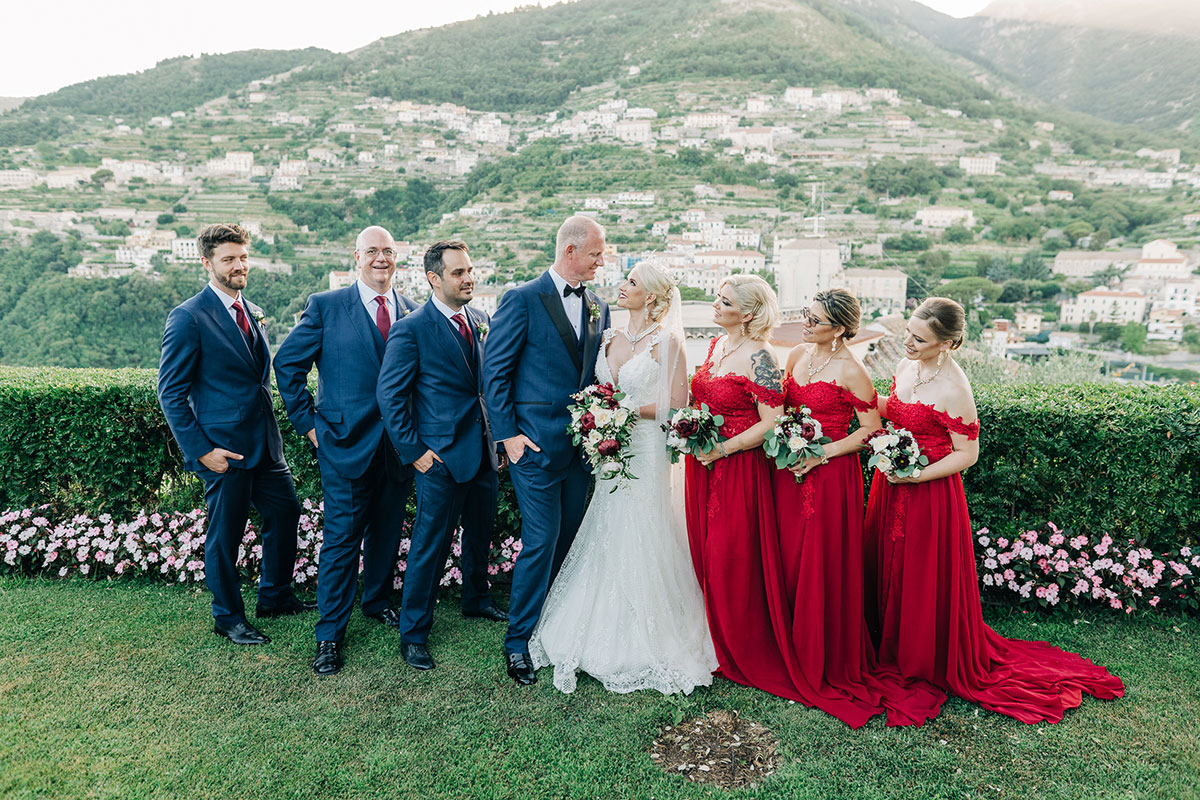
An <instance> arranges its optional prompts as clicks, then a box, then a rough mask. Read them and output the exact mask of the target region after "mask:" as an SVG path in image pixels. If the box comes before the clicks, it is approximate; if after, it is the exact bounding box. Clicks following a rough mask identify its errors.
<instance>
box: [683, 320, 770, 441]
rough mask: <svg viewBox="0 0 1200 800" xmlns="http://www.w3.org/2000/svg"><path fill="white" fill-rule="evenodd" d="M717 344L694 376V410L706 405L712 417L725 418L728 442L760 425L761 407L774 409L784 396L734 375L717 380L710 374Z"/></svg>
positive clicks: (712, 345)
mask: <svg viewBox="0 0 1200 800" xmlns="http://www.w3.org/2000/svg"><path fill="white" fill-rule="evenodd" d="M716 344H717V340H716V339H713V340H712V342H710V343H709V345H708V355H707V356H705V357H704V363H703V364H701V365H700V368H699V369H698V370H696V374H695V375H693V376H692V398H693V399H694V401H695V403H694V405H695V406H697V407H699V406H700V404H701V403H707V404H708V408H709V410H710V411H712V413H714V414H720V415H721V416H723V417H724V418H725V424H724V425H722V426H721V435H722V436H724V437H725V438H726V439H728V438H729V437H731V436H737V435H738V434H739V433H741V432H742V431H744V430H747V429H749V428H752V427H754V425H756V424H757V423H758V421H759V417H758V404H759V403H765V404H766V405H769V406H773V407H778V406H780V405H782V404H783V393H782V392H773V391H771V390H770V389H764V388H763V387H761V386H759V385H758V384H756V383H755V382H754V381H752V380H750V379H749V378H747V377H746V376H744V375H735V374H732V373H731V374H728V375H717V376H715V377H714V376H713V374H712V371H711V370H712V354H713V348H714V347H716Z"/></svg>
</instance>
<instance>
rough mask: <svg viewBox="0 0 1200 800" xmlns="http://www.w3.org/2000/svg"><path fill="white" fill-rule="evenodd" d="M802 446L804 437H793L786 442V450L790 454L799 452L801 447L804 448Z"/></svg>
mask: <svg viewBox="0 0 1200 800" xmlns="http://www.w3.org/2000/svg"><path fill="white" fill-rule="evenodd" d="M804 444H805V442H804V437H802V436H793V437H792V438H790V439H788V441H787V446H788V449H789V450H791V451H792V452H797V451H799V450H800V448H801V447H804Z"/></svg>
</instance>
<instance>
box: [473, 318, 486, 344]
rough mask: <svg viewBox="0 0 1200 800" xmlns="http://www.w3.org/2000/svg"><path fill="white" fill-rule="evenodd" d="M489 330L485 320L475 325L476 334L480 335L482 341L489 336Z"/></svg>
mask: <svg viewBox="0 0 1200 800" xmlns="http://www.w3.org/2000/svg"><path fill="white" fill-rule="evenodd" d="M488 330H489V328H488V326H487V323H485V322H481V323H479V324H478V325H476V326H475V335H476V336H478V337H479V341H481V342H482V341H483V340H484V339H486V338H487V335H488Z"/></svg>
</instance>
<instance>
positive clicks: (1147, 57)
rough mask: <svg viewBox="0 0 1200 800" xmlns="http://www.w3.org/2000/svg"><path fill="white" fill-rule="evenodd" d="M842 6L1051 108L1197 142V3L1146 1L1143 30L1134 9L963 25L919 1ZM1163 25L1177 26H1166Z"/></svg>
mask: <svg viewBox="0 0 1200 800" xmlns="http://www.w3.org/2000/svg"><path fill="white" fill-rule="evenodd" d="M841 2H842V4H843V5H844V6H845V7H847V8H850V9H852V10H854V11H856V12H857V13H860V14H862V15H863V16H865V17H867V18H869V19H872V20H873V21H874V22H876V23H877V24H879V25H883V26H889V27H892V26H900V27H902V28H904V29H905V30H906V31H907V32H908V33H910V34H912V33H915V34H916V35H917V36H919V37H920V38H923V39H925V40H927V41H928V42H930V43H932V44H933V45H935V46H936V47H937V48H940V49H941V50H943V51H945V52H947V53H952V54H954V55H957V56H961V57H963V58H966V59H968V60H969V61H971V62H973V63H974V64H976V65H978V66H979V67H982V68H984V69H986V70H987V71H988V72H990V73H991V74H993V75H996V76H999V77H1001V78H1004V79H1007V80H1010V81H1011V82H1012V83H1013V84H1015V85H1016V86H1018V87H1020V88H1021V89H1022V90H1024V91H1026V92H1028V93H1029V94H1030V95H1032V96H1033V97H1036V98H1037V99H1039V100H1041V101H1043V102H1045V103H1047V104H1050V105H1055V106H1061V107H1063V108H1067V109H1071V110H1073V111H1077V112H1081V113H1085V114H1090V115H1093V116H1096V117H1100V118H1102V119H1106V120H1111V121H1113V122H1118V123H1122V124H1131V125H1140V126H1145V127H1147V128H1150V129H1154V130H1164V131H1165V130H1172V129H1173V130H1179V131H1185V132H1187V133H1188V134H1189V135H1190V136H1193V137H1194V136H1196V129H1197V127H1198V126H1200V86H1198V85H1197V83H1196V80H1195V76H1196V75H1198V74H1200V6H1198V5H1196V4H1193V3H1182V4H1181V3H1180V2H1179V1H1178V0H1151V2H1149V3H1146V4H1138V5H1137V6H1136V13H1137V14H1138V15H1141V16H1143V17H1144V19H1145V20H1148V21H1151V22H1144V23H1142V24H1140V25H1135V24H1134V23H1132V21H1130V16H1131V14H1132V13H1133V12H1131V9H1134V8H1135V7H1134V6H1132V5H1131V4H1129V3H1122V4H1119V5H1118V4H1116V3H1113V2H1109V3H1098V4H1095V7H1093V4H1092V3H1091V2H1089V3H1088V4H1087V6H1086V7H1083V6H1081V5H1079V4H1070V3H1067V4H1053V3H1025V2H1003V3H993V4H992V5H991V6H989V7H988V9H986V10H985V11H984V12H983V13H982V14H980V15H977V16H974V17H967V18H964V19H955V18H954V17H949V16H946V15H944V14H940V13H938V12H936V11H934V10H932V9H930V8H928V7H927V6H924V5H921V4H919V3H915V2H912V1H911V0H841ZM1114 9H1120V10H1121V11H1122V14H1123V16H1122V15H1117V14H1116V13H1113V10H1114ZM1093 12H1094V13H1093ZM1143 12H1144V13H1143ZM1175 12H1177V13H1175ZM1164 19H1170V20H1172V21H1173V23H1174V24H1171V25H1169V26H1167V25H1164V24H1161V20H1164ZM892 30H893V31H894V33H893V35H899V32H896V30H895V28H894V27H892ZM1168 30H1169V32H1167V31H1168ZM909 41H913V40H912V39H911V38H910V39H909ZM1193 140H1194V141H1200V139H1193Z"/></svg>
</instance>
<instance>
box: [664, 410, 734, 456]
mask: <svg viewBox="0 0 1200 800" xmlns="http://www.w3.org/2000/svg"><path fill="white" fill-rule="evenodd" d="M724 424H725V418H724V417H722V416H721V415H720V414H713V413H712V412H711V411H709V409H708V404H707V403H701V404H700V407H699V408H692V407H691V406H688V407H686V408H677V409H675V410H674V411H672V412H671V418H670V419H669V420H667V421H666V422H664V423H663V425H662V429H663V430H664V431H666V432H667V455H668V456H669V457H670V459H671V463H672V464H677V463H679V459H680V457H681V456H694V455H697V454H699V453H708V452H710V451H711V450H712V449H713V448H714V447H716V446H717V443H718V442H720V441H722V440H721V432H720V428H721V426H722V425H724ZM708 468H709V469H712V464H709V465H708Z"/></svg>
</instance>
